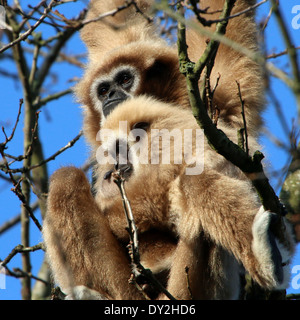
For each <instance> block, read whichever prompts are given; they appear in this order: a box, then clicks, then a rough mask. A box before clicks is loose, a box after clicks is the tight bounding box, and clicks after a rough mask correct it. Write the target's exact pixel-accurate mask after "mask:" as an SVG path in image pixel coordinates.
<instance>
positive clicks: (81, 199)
mask: <svg viewBox="0 0 300 320" xmlns="http://www.w3.org/2000/svg"><path fill="white" fill-rule="evenodd" d="M43 234H44V239H45V244H46V249H47V255H48V258H49V261H50V265H51V267H52V270H53V273H54V278H55V281H57V282H58V283H59V285H60V286H61V287H62V290H63V291H64V292H65V293H66V294H68V295H72V291H73V288H74V287H77V286H82V285H84V286H86V287H88V288H90V289H93V290H96V291H98V292H99V293H100V294H102V295H104V296H106V297H108V298H112V299H142V295H141V294H140V293H139V292H138V290H137V289H136V288H135V287H134V286H133V285H131V284H129V283H128V279H129V278H130V273H131V271H130V263H129V261H128V259H127V258H126V255H125V252H124V251H123V249H122V248H121V246H120V245H119V243H118V241H117V239H116V238H115V237H114V235H113V234H112V232H111V230H110V228H109V225H108V222H107V220H106V218H105V217H104V216H103V215H102V214H101V212H100V211H99V208H98V207H97V205H96V203H95V201H94V198H93V196H92V194H91V191H90V185H89V183H88V180H87V179H86V177H85V174H84V172H83V171H82V170H80V169H77V168H74V167H65V168H62V169H59V170H58V171H56V172H55V173H54V174H53V176H52V177H51V183H50V189H49V196H48V211H47V215H46V218H45V222H44V228H43ZM75 291H76V290H75Z"/></svg>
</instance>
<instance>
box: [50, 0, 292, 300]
mask: <svg viewBox="0 0 300 320" xmlns="http://www.w3.org/2000/svg"><path fill="white" fill-rule="evenodd" d="M151 3H152V1H145V0H137V1H136V4H137V6H138V7H139V9H140V10H139V11H142V12H144V15H141V14H140V13H139V12H137V10H136V8H135V7H134V6H130V7H128V8H127V9H124V10H122V11H119V12H117V13H116V14H115V15H113V16H109V17H106V18H105V19H102V20H100V21H97V22H94V23H90V24H87V25H86V26H85V27H84V28H83V30H82V32H81V37H82V39H83V41H84V42H85V43H86V45H87V48H88V52H89V61H88V65H87V68H86V70H85V74H84V76H83V78H82V80H81V81H80V82H79V84H78V85H77V86H76V88H75V92H76V94H77V96H78V98H79V100H80V101H81V103H82V104H83V108H84V133H85V136H86V138H87V140H88V142H89V143H90V144H91V146H92V149H93V154H94V156H95V157H96V151H97V150H99V147H101V146H102V142H101V141H99V135H97V134H98V132H99V130H100V129H102V130H103V129H105V128H106V129H112V130H116V128H117V127H116V124H114V125H112V124H111V122H114V121H119V120H120V119H121V118H122V117H123V116H124V112H125V115H126V117H125V118H124V117H123V119H124V120H127V121H128V122H130V123H132V125H134V127H135V129H141V128H140V125H141V123H142V125H141V127H142V128H144V125H145V124H150V126H149V128H151V129H152V128H155V126H156V128H157V129H168V128H170V129H171V128H173V129H175V128H176V126H178V128H179V129H180V130H181V131H182V130H184V129H195V121H194V120H193V119H192V115H191V111H190V108H189V101H188V95H187V91H186V85H185V79H184V76H183V75H181V73H180V72H179V68H178V56H177V49H176V48H174V47H171V46H168V45H167V43H166V42H164V41H163V40H162V39H160V38H159V36H158V35H157V34H156V33H155V30H154V29H155V28H154V26H153V25H152V24H149V22H148V20H147V19H146V18H145V16H147V15H148V8H149V7H150V5H151ZM122 4H124V1H121V0H115V1H102V0H98V1H97V0H94V1H91V5H90V9H89V11H88V15H87V19H93V18H95V17H97V16H99V15H101V14H102V13H106V12H109V11H111V10H113V9H115V8H117V7H121V6H122ZM223 4H224V1H221V0H217V1H208V0H205V1H201V3H200V5H201V8H207V7H209V9H208V10H209V11H210V12H216V11H218V10H220V9H222V7H223ZM253 4H254V1H251V0H237V2H236V6H235V8H234V10H233V13H235V12H240V11H242V10H244V9H246V8H248V7H249V6H251V5H253ZM218 14H219V13H215V14H214V15H210V19H214V18H217V17H218ZM226 35H227V36H228V37H229V38H231V39H233V40H235V41H237V42H239V43H240V44H242V45H244V46H245V47H247V48H250V49H253V50H257V41H256V29H255V22H254V16H253V12H252V11H250V12H248V13H247V14H244V15H242V16H239V17H237V18H234V19H232V20H230V21H229V24H228V27H227V33H226ZM187 39H188V46H189V56H190V58H191V59H192V60H193V59H194V60H196V59H197V58H199V57H200V56H201V53H202V52H203V50H204V48H205V46H206V40H207V39H205V38H202V37H201V36H199V35H198V34H197V33H195V32H193V31H190V32H189V33H188V34H187ZM218 77H219V83H218V86H217V87H216V90H215V93H214V97H213V101H212V103H213V107H217V108H218V109H219V110H220V114H219V121H218V127H219V126H221V127H222V129H224V131H225V132H226V133H228V134H229V136H230V138H232V140H234V141H235V140H236V139H235V132H236V129H240V128H241V127H243V120H242V117H241V115H240V101H239V97H238V95H237V87H236V80H238V81H239V83H240V87H241V90H242V95H243V99H244V100H245V112H246V119H247V125H248V136H249V138H248V139H249V145H250V146H252V147H253V148H255V145H256V143H255V140H256V137H257V135H258V131H259V130H258V128H259V126H260V125H261V118H260V114H259V113H260V111H261V110H262V108H263V85H262V82H263V81H262V77H261V73H260V69H259V67H258V66H257V65H256V64H255V63H254V62H253V61H251V60H250V59H248V58H247V57H245V56H243V55H241V54H239V53H237V52H235V51H233V50H232V49H230V48H227V47H225V46H222V45H221V46H220V48H219V50H218V53H217V56H216V60H215V64H214V68H213V72H212V74H211V83H212V85H213V84H215V83H216V81H217V78H218ZM140 95H148V96H151V97H155V98H156V99H158V100H161V102H159V101H157V100H147V99H146V100H145V99H144V98H141V100H139V99H137V100H135V99H131V98H132V97H135V96H140ZM129 99H130V100H129ZM143 99H144V100H143ZM127 100H128V101H127ZM124 101H125V102H124ZM123 102H124V103H123ZM136 102H137V103H139V104H140V105H141V106H143V107H142V108H139V109H138V108H137V107H136ZM119 110H120V111H119ZM122 110H123V111H122ZM124 110H125V111H124ZM138 110H139V112H138ZM143 110H144V111H145V112H144V113H143ZM152 110H153V111H152ZM171 111H172V112H171ZM119 112H120V113H122V112H123V115H122V116H121V115H120V113H119ZM134 112H137V116H135V113H134ZM120 117H121V118H120ZM110 119H111V120H110ZM113 119H115V120H113ZM134 119H135V120H134ZM179 120H180V121H179ZM174 121H175V122H174ZM223 127H224V128H223ZM102 132H103V131H102ZM126 134H127V133H126ZM126 134H125V136H126ZM147 137H148V134H147ZM118 140H119V142H120V139H115V140H114V141H115V142H114V144H116V143H117V141H118ZM141 141H143V139H142V140H141ZM204 154H205V155H204V159H206V160H205V162H204V171H203V172H202V174H200V175H186V174H183V173H182V172H181V171H182V169H183V168H184V167H185V165H180V164H173V165H163V166H161V165H160V164H159V165H157V166H158V168H164V169H162V170H160V169H159V170H157V167H153V165H148V166H147V165H145V166H144V167H143V170H138V166H136V162H134V161H133V163H131V165H130V166H129V169H128V170H127V173H126V174H127V175H128V177H127V180H128V181H127V182H126V183H125V186H126V190H127V189H128V197H129V199H130V200H131V201H132V208H133V212H134V214H136V213H137V217H136V218H137V221H136V222H137V225H138V228H139V232H140V235H139V240H140V252H141V258H142V262H143V263H145V266H146V267H150V268H151V269H152V271H153V272H154V273H155V274H156V275H157V276H158V277H159V278H160V279H161V281H162V282H163V283H164V284H165V285H166V286H167V288H168V290H169V291H170V292H171V293H172V294H173V295H174V296H175V297H177V298H179V299H190V298H191V294H192V297H193V298H195V299H222V298H227V299H229V298H237V297H238V293H239V272H238V269H239V265H238V262H242V264H243V265H244V267H245V268H246V269H247V271H248V272H249V273H250V274H251V275H252V277H253V278H254V279H255V280H256V281H257V282H258V283H259V284H260V285H262V286H264V287H267V288H281V287H285V286H287V282H288V278H289V277H288V269H289V268H288V266H284V267H283V268H282V266H281V262H283V263H287V262H288V260H289V257H290V252H291V250H286V249H285V248H288V249H291V248H292V244H291V243H292V242H291V239H290V238H289V236H288V235H287V238H286V242H287V243H286V244H283V245H282V244H278V245H276V244H275V242H274V241H273V240H274V239H273V236H272V235H271V233H270V231H269V227H270V224H271V220H272V214H271V213H268V212H264V211H263V210H262V209H259V208H260V205H259V202H258V200H257V199H256V196H255V193H254V192H252V191H251V186H250V184H249V183H248V182H247V181H245V180H244V178H243V177H242V174H241V173H240V172H238V171H237V169H234V168H233V167H232V166H231V165H230V164H228V163H227V162H226V161H225V160H224V159H222V158H221V157H220V156H218V155H216V154H215V153H213V152H212V151H211V150H210V149H207V148H206V150H205V153H204ZM207 161H208V163H207ZM207 165H208V167H207V168H206V166H207ZM188 168H189V169H191V168H190V167H189V166H186V167H185V169H188ZM111 170H113V165H110V166H107V165H105V164H103V165H101V164H97V166H96V179H97V180H96V184H95V191H96V192H97V194H96V197H95V198H94V197H93V196H92V194H91V191H90V185H89V183H88V181H87V179H86V177H85V175H84V173H83V172H82V171H81V170H79V169H76V168H73V167H66V168H62V169H60V170H58V171H57V172H55V173H54V175H53V176H52V178H51V183H50V190H49V196H48V212H47V215H46V219H45V224H44V237H45V243H46V246H47V254H48V257H49V261H50V264H51V266H52V270H53V274H54V277H55V279H56V281H57V282H58V283H59V284H60V286H61V287H62V289H63V291H65V292H66V293H68V294H74V292H75V291H74V290H73V288H74V287H75V288H78V286H80V285H84V286H85V287H87V288H90V289H93V290H95V291H96V292H97V293H95V292H92V294H91V296H89V297H96V298H99V295H100V296H101V297H103V296H104V297H106V298H110V299H142V298H143V295H142V294H141V293H140V292H139V291H138V290H137V289H136V288H135V287H134V286H133V285H130V284H128V279H129V278H130V274H131V268H130V265H129V264H130V261H129V258H128V254H127V251H126V248H125V247H126V244H127V242H128V235H127V233H126V231H125V227H126V223H125V224H124V222H125V216H124V213H123V209H122V205H121V202H120V195H119V194H118V193H117V192H116V190H117V189H116V187H115V186H114V184H113V183H112V182H111V178H110V172H111ZM137 172H138V173H137ZM135 181H136V185H135ZM141 183H142V184H141ZM233 190H234V192H232V191H233ZM179 191H180V192H179ZM176 208H177V209H176ZM278 249H279V251H278ZM279 252H280V253H281V254H282V255H283V256H282V257H280V254H279ZM186 266H188V267H189V274H188V276H189V278H190V284H191V292H189V290H188V286H187V282H186V281H187V280H186V278H187V277H186V273H185V267H186ZM151 294H152V295H153V296H154V298H164V296H163V295H161V294H159V293H156V294H153V293H151ZM79 296H80V295H77V296H76V295H75V297H79ZM83 297H84V294H83Z"/></svg>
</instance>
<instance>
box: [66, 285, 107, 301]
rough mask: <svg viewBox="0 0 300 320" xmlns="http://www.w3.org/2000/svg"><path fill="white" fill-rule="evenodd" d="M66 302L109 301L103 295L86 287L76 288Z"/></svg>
mask: <svg viewBox="0 0 300 320" xmlns="http://www.w3.org/2000/svg"><path fill="white" fill-rule="evenodd" d="M65 300H108V299H107V298H106V297H105V296H104V295H103V294H100V293H99V292H97V291H95V290H92V289H89V288H88V287H86V286H75V287H74V288H73V290H72V293H71V294H68V295H67V296H66V297H65Z"/></svg>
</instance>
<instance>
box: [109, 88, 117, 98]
mask: <svg viewBox="0 0 300 320" xmlns="http://www.w3.org/2000/svg"><path fill="white" fill-rule="evenodd" d="M115 94H116V90H111V91H110V92H109V94H108V98H109V99H111V98H113V97H114V95H115Z"/></svg>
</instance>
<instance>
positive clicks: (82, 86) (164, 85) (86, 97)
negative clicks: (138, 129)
mask: <svg viewBox="0 0 300 320" xmlns="http://www.w3.org/2000/svg"><path fill="white" fill-rule="evenodd" d="M75 93H76V95H77V97H78V98H79V101H80V103H81V104H82V105H83V109H84V115H85V119H84V132H85V136H86V137H87V139H88V141H89V142H90V143H91V144H92V145H93V144H95V137H96V134H97V132H98V131H99V129H100V126H101V125H103V124H104V122H105V121H106V118H107V116H108V115H109V114H110V113H111V111H112V110H114V109H115V108H116V107H117V106H118V105H119V104H120V103H121V102H123V101H125V100H126V99H128V98H130V97H136V96H139V95H145V94H146V95H148V96H152V97H154V98H156V99H159V100H162V101H164V102H168V103H170V102H171V103H175V104H177V105H181V106H182V107H184V108H188V106H189V103H188V97H187V93H186V84H185V79H184V76H183V75H182V74H181V73H180V72H179V69H178V56H177V51H176V50H174V49H171V48H168V47H166V46H164V45H160V44H158V43H152V42H151V41H148V42H147V41H138V42H134V43H131V44H128V45H126V46H123V47H122V48H119V49H115V50H112V51H111V52H109V54H106V55H105V57H103V56H101V55H100V56H99V59H98V60H97V61H93V62H90V63H89V65H88V68H87V69H86V72H85V75H84V77H83V78H82V80H81V81H80V82H79V83H78V84H77V85H76V87H75Z"/></svg>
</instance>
